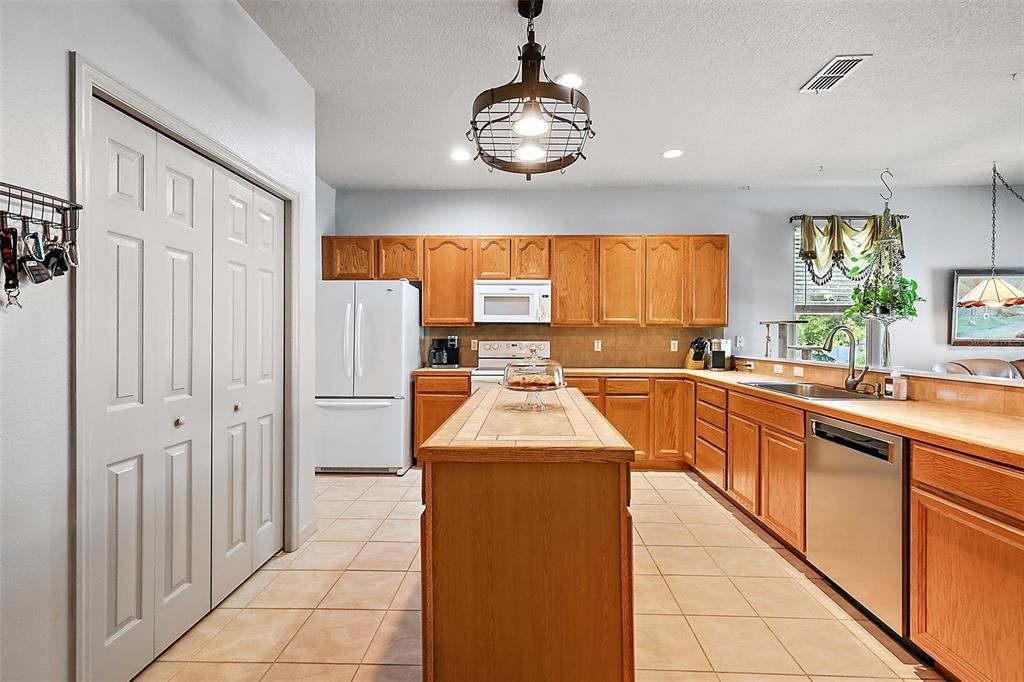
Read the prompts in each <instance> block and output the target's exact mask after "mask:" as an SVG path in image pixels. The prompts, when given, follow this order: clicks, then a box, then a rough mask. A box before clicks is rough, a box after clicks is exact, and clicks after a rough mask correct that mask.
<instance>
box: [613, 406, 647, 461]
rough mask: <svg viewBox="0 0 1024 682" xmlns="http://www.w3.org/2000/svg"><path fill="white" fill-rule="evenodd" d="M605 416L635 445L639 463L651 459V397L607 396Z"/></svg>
mask: <svg viewBox="0 0 1024 682" xmlns="http://www.w3.org/2000/svg"><path fill="white" fill-rule="evenodd" d="M604 416H605V417H606V418H607V419H608V421H610V422H611V423H612V426H614V427H615V428H616V429H617V430H618V432H619V433H621V434H622V435H623V437H624V438H625V439H626V440H628V441H629V442H630V443H631V444H632V445H633V448H634V449H635V450H636V461H637V463H641V462H645V461H647V460H649V459H651V397H650V396H649V395H605V398H604Z"/></svg>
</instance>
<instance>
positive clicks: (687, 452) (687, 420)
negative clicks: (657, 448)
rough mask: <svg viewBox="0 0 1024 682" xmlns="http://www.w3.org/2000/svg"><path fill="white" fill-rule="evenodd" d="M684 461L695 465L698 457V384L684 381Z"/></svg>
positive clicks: (687, 380)
mask: <svg viewBox="0 0 1024 682" xmlns="http://www.w3.org/2000/svg"><path fill="white" fill-rule="evenodd" d="M682 432H683V460H684V461H685V462H686V463H687V464H690V465H691V466H692V465H693V463H694V461H696V455H697V384H696V383H694V382H692V381H690V380H689V379H685V380H684V381H683V425H682Z"/></svg>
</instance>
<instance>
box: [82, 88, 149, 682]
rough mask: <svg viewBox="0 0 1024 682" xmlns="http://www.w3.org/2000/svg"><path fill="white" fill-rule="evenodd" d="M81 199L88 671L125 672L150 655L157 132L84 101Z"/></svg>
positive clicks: (90, 674) (116, 675) (92, 675)
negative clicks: (89, 109) (86, 122)
mask: <svg viewBox="0 0 1024 682" xmlns="http://www.w3.org/2000/svg"><path fill="white" fill-rule="evenodd" d="M90 145H91V148H90V150H89V155H90V173H89V176H88V178H87V186H86V188H85V196H86V199H87V201H86V202H85V203H87V204H88V205H89V210H90V221H91V222H90V229H91V230H92V234H91V235H90V239H89V240H88V242H87V243H88V244H89V246H90V247H91V248H90V249H89V250H88V251H86V252H85V253H84V254H83V255H84V257H85V258H87V259H88V262H89V267H88V268H83V269H82V270H81V271H80V272H79V275H78V276H79V278H80V279H79V282H78V286H80V287H81V288H82V291H83V292H84V306H85V310H81V311H79V314H80V315H81V320H82V325H83V345H82V346H81V347H79V348H78V349H77V354H78V357H79V358H80V360H79V362H80V363H83V359H87V360H86V362H84V363H83V364H81V365H80V367H82V370H81V371H82V372H83V377H82V379H83V380H82V382H81V384H82V385H81V386H80V396H81V398H82V399H81V400H80V403H79V406H78V410H79V413H78V414H79V418H80V419H81V423H82V425H83V428H82V439H81V441H80V442H79V443H78V449H79V450H78V451H79V456H80V457H81V458H82V459H83V465H82V466H83V468H84V472H85V473H84V480H83V481H82V486H83V496H84V498H85V500H84V501H85V504H86V505H87V510H88V514H89V518H88V522H87V523H86V524H85V527H86V528H87V535H86V536H85V538H84V548H83V551H84V555H83V558H84V561H85V564H84V565H83V566H81V567H80V570H82V571H83V573H84V576H85V579H86V581H87V585H88V587H87V592H88V596H87V597H86V598H85V599H86V603H87V605H88V606H87V608H86V609H85V612H84V613H83V614H82V617H84V618H88V619H89V620H88V626H89V627H88V629H89V641H88V642H87V643H86V644H85V646H87V647H88V651H87V652H86V655H85V660H86V670H84V671H83V676H84V677H86V678H89V679H128V678H131V677H132V676H133V675H135V674H136V673H138V672H139V671H140V670H141V669H142V668H143V667H145V665H146V664H147V663H148V662H149V661H150V659H151V658H152V657H153V655H154V648H153V647H154V645H153V632H154V613H153V603H154V594H155V592H156V590H155V585H154V561H153V552H154V532H153V531H154V509H155V497H156V495H158V494H159V493H158V490H157V478H156V474H157V471H158V469H159V466H160V465H161V464H162V462H161V459H160V458H161V454H162V448H161V447H160V443H159V439H158V436H157V435H156V426H157V424H156V418H157V408H156V406H157V405H158V404H159V403H160V401H161V399H162V398H163V396H162V395H161V389H160V387H159V382H158V381H157V380H156V367H157V363H158V358H157V355H156V353H155V352H154V348H153V337H154V333H153V331H152V330H151V327H152V324H151V321H152V319H153V317H154V316H155V315H158V314H159V310H160V308H159V302H158V301H157V300H155V299H154V298H153V297H154V295H155V292H157V291H159V289H160V287H162V286H164V282H163V281H161V280H160V277H159V275H158V273H157V271H158V269H159V267H158V265H157V263H158V262H159V260H160V258H161V254H163V253H164V252H165V250H166V244H165V243H164V242H163V239H162V235H161V233H160V231H159V229H158V228H157V224H158V223H157V221H156V220H155V218H154V215H155V213H156V167H157V166H156V156H157V154H156V146H157V134H156V132H155V131H153V130H150V129H148V128H146V127H145V126H143V125H142V124H140V123H138V122H136V121H134V120H132V119H131V118H129V117H127V116H125V115H124V114H122V113H120V112H118V111H116V110H115V109H113V108H111V107H109V106H107V105H106V104H102V103H100V102H95V103H94V106H93V119H92V135H91V138H90Z"/></svg>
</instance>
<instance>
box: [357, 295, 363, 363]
mask: <svg viewBox="0 0 1024 682" xmlns="http://www.w3.org/2000/svg"><path fill="white" fill-rule="evenodd" d="M356 376H357V377H362V376H363V304H362V302H360V303H359V304H358V305H357V306H356Z"/></svg>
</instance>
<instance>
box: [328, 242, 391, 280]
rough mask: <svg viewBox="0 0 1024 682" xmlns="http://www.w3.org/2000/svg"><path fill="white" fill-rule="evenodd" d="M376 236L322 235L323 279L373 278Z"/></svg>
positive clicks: (374, 272)
mask: <svg viewBox="0 0 1024 682" xmlns="http://www.w3.org/2000/svg"><path fill="white" fill-rule="evenodd" d="M374 239H375V238H374V237H321V238H320V246H321V274H320V277H321V278H322V279H373V277H374V275H375V274H376V270H377V268H376V248H375V247H374Z"/></svg>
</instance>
